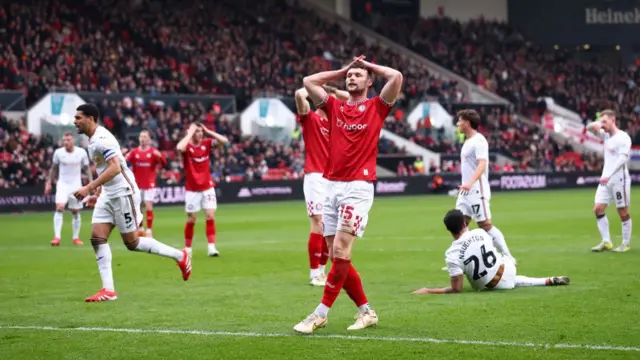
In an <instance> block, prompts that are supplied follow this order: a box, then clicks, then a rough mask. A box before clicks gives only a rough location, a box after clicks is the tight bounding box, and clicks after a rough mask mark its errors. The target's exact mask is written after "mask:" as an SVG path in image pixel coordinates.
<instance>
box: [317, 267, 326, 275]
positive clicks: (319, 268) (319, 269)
mask: <svg viewBox="0 0 640 360" xmlns="http://www.w3.org/2000/svg"><path fill="white" fill-rule="evenodd" d="M325 267H326V265H320V266H318V271H320V274H321V275H324V269H325Z"/></svg>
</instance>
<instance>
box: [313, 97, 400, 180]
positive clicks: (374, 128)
mask: <svg viewBox="0 0 640 360" xmlns="http://www.w3.org/2000/svg"><path fill="white" fill-rule="evenodd" d="M392 107H393V106H389V105H387V104H386V103H385V102H384V101H383V100H382V99H380V97H379V96H376V97H374V98H371V99H367V100H364V101H359V102H356V103H350V102H347V101H340V100H338V99H336V98H334V97H332V96H328V97H327V99H326V101H325V104H324V109H325V111H326V113H327V116H328V118H329V123H330V126H329V159H328V161H327V166H326V168H325V171H324V177H325V178H327V179H328V180H332V181H355V180H365V181H375V180H376V165H377V161H376V158H377V157H378V140H379V138H380V131H381V130H382V124H383V123H384V120H385V119H386V118H387V116H388V115H389V112H391V108H392Z"/></svg>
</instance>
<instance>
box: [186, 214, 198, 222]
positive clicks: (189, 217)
mask: <svg viewBox="0 0 640 360" xmlns="http://www.w3.org/2000/svg"><path fill="white" fill-rule="evenodd" d="M187 222H189V223H195V222H196V214H195V213H187Z"/></svg>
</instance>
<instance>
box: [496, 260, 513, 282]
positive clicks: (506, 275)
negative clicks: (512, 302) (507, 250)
mask: <svg viewBox="0 0 640 360" xmlns="http://www.w3.org/2000/svg"><path fill="white" fill-rule="evenodd" d="M503 264H504V272H503V273H502V278H501V279H500V281H498V285H496V287H494V289H495V290H511V289H513V288H515V287H516V264H514V263H513V259H512V258H510V257H509V256H505V257H503Z"/></svg>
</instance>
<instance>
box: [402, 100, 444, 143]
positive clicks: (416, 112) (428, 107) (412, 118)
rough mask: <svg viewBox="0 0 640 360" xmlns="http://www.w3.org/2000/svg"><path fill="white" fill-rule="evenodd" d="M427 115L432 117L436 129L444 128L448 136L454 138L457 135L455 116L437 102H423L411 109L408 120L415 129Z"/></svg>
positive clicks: (432, 124) (432, 123)
mask: <svg viewBox="0 0 640 360" xmlns="http://www.w3.org/2000/svg"><path fill="white" fill-rule="evenodd" d="M427 116H428V117H429V118H430V119H431V126H432V127H433V128H434V129H440V128H444V130H445V131H444V133H445V136H446V137H447V138H450V139H452V138H454V137H455V133H456V126H455V124H454V122H453V116H451V114H449V113H448V112H447V110H445V109H444V108H443V107H442V105H440V104H439V103H437V102H421V103H420V104H418V106H416V107H415V108H413V110H411V113H410V114H409V116H408V117H407V121H408V122H409V125H411V128H412V129H413V130H414V131H415V130H416V129H417V128H418V124H419V123H420V122H422V121H424V119H425V118H426V117H427Z"/></svg>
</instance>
